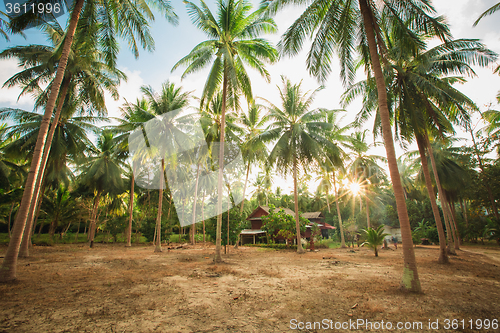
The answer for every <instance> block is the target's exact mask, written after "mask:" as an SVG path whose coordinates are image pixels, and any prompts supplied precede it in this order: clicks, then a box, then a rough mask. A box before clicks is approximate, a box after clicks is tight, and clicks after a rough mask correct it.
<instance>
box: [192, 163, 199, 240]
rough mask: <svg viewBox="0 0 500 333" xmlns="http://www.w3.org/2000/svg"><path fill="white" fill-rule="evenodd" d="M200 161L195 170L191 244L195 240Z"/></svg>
mask: <svg viewBox="0 0 500 333" xmlns="http://www.w3.org/2000/svg"><path fill="white" fill-rule="evenodd" d="M200 171H201V170H200V163H198V169H197V170H196V182H195V185H194V203H193V219H192V223H191V229H192V237H191V244H192V245H194V244H195V242H196V240H195V237H194V236H195V233H194V230H195V221H196V201H197V200H198V180H199V178H200Z"/></svg>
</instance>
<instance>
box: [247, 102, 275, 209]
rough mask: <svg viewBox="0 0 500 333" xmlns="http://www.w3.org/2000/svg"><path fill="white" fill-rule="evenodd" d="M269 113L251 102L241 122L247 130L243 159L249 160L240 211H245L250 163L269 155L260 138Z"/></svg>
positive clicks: (259, 160)
mask: <svg viewBox="0 0 500 333" xmlns="http://www.w3.org/2000/svg"><path fill="white" fill-rule="evenodd" d="M267 120H268V117H267V114H264V115H262V114H261V106H260V105H258V104H255V103H254V104H251V105H250V106H249V108H248V114H243V117H242V119H241V122H242V124H243V130H244V131H245V139H244V141H243V143H242V145H241V152H242V155H243V159H244V160H245V161H246V162H247V172H246V177H245V186H244V187H243V200H242V201H241V206H240V213H242V212H243V206H244V204H245V192H246V188H247V182H248V175H249V173H250V165H251V164H252V163H256V162H263V161H265V160H266V159H267V157H268V151H267V147H266V145H265V144H264V143H263V142H262V141H260V140H259V139H258V137H259V135H260V134H261V133H262V132H263V131H264V125H265V123H266V122H267Z"/></svg>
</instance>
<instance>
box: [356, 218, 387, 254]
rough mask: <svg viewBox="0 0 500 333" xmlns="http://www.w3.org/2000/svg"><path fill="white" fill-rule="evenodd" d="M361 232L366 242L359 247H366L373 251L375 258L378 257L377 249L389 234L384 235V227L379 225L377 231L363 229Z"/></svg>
mask: <svg viewBox="0 0 500 333" xmlns="http://www.w3.org/2000/svg"><path fill="white" fill-rule="evenodd" d="M363 232H364V233H365V234H366V241H365V242H364V243H363V244H361V246H363V245H367V246H368V247H369V248H370V249H373V251H374V252H375V257H378V247H379V246H380V245H382V243H383V242H384V238H385V236H389V234H386V233H384V225H383V224H382V225H379V227H378V228H377V229H372V228H368V229H363Z"/></svg>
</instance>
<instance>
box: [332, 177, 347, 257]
mask: <svg viewBox="0 0 500 333" xmlns="http://www.w3.org/2000/svg"><path fill="white" fill-rule="evenodd" d="M333 187H334V189H335V196H336V197H337V198H336V200H335V206H336V207H337V217H338V218H339V228H340V247H341V248H343V249H344V248H345V247H346V246H345V238H344V226H343V225H342V215H341V214H340V204H339V191H338V189H337V180H336V179H335V173H333Z"/></svg>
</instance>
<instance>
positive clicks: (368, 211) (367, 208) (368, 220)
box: [360, 195, 371, 228]
mask: <svg viewBox="0 0 500 333" xmlns="http://www.w3.org/2000/svg"><path fill="white" fill-rule="evenodd" d="M360 200H361V198H360ZM365 206H366V207H365V208H366V225H367V226H368V228H371V226H370V206H369V205H368V196H367V195H365Z"/></svg>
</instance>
